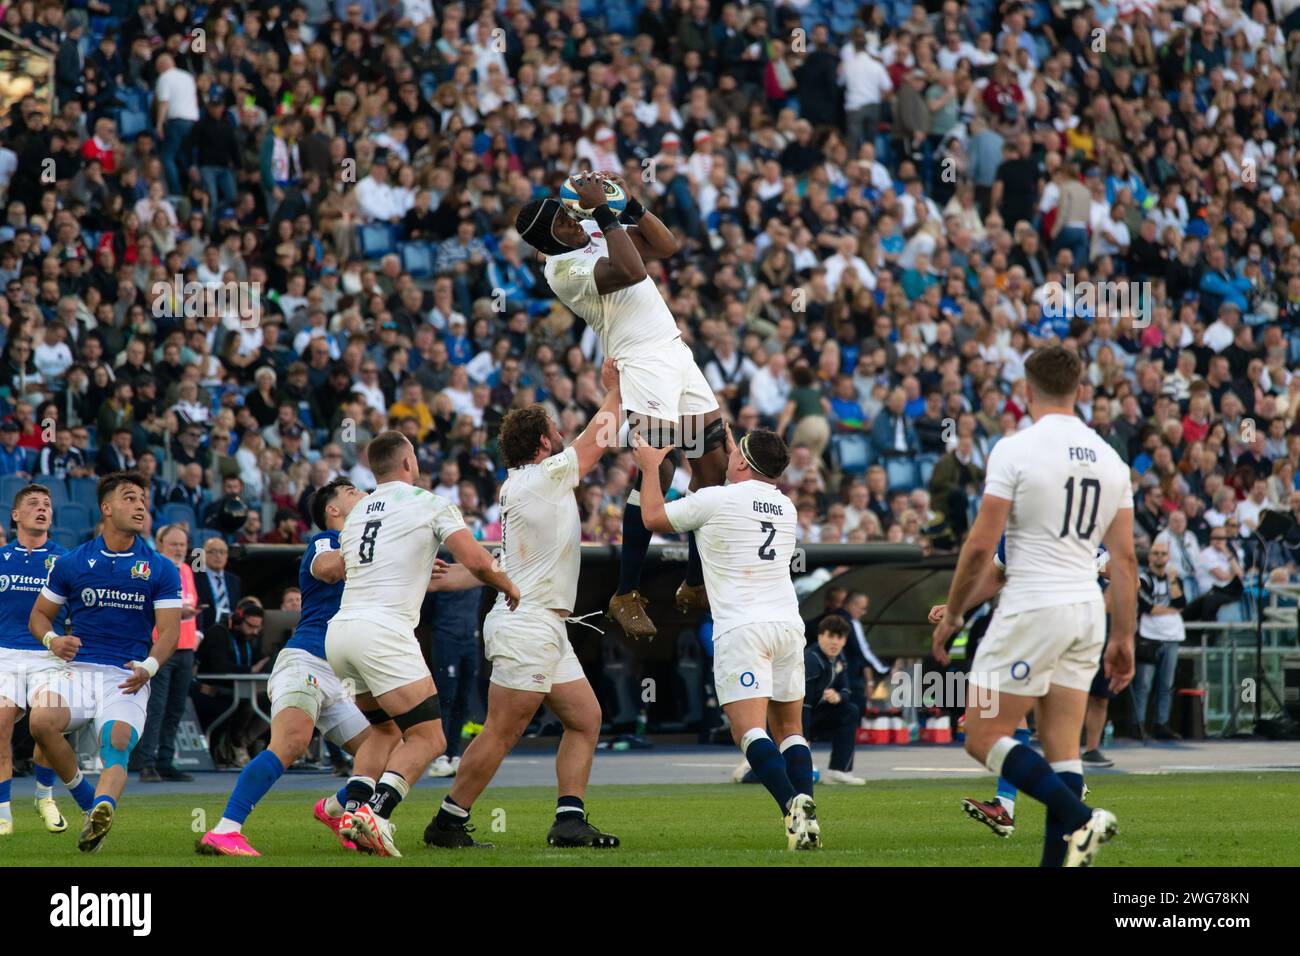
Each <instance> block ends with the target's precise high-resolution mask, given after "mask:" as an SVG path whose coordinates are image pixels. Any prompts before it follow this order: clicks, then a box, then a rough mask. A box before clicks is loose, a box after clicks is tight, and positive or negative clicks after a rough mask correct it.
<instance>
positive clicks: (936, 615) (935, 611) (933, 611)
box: [926, 604, 948, 624]
mask: <svg viewBox="0 0 1300 956" xmlns="http://www.w3.org/2000/svg"><path fill="white" fill-rule="evenodd" d="M946 610H948V605H946V604H936V605H935V606H934V607H932V608H930V613H929V614H928V615H927V616H926V620H927V621H929V622H930V623H931V624H938V623H939V622H940V621H942V620H943V612H944V611H946Z"/></svg>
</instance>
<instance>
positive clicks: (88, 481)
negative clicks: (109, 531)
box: [68, 478, 99, 515]
mask: <svg viewBox="0 0 1300 956" xmlns="http://www.w3.org/2000/svg"><path fill="white" fill-rule="evenodd" d="M98 487H99V481H98V480H97V479H95V478H69V479H68V497H69V499H71V500H72V501H74V502H76V503H77V504H81V505H85V506H86V507H87V508H88V509H89V510H90V513H91V514H93V515H94V514H99V495H98V494H97V493H96V489H97V488H98Z"/></svg>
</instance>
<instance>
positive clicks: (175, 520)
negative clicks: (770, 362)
mask: <svg viewBox="0 0 1300 956" xmlns="http://www.w3.org/2000/svg"><path fill="white" fill-rule="evenodd" d="M162 516H163V520H164V521H166V522H167V523H168V524H185V525H189V529H190V531H193V530H194V529H195V528H197V527H198V526H199V517H198V515H196V514H195V513H194V509H193V508H191V507H190V506H189V505H187V504H185V503H183V502H175V501H174V502H172V503H170V504H165V505H163V507H162Z"/></svg>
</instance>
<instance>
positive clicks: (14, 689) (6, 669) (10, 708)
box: [0, 485, 88, 836]
mask: <svg viewBox="0 0 1300 956" xmlns="http://www.w3.org/2000/svg"><path fill="white" fill-rule="evenodd" d="M11 515H12V517H13V520H14V524H15V526H16V527H17V529H18V535H17V537H16V538H15V540H13V541H11V542H9V543H8V544H7V545H5V546H4V547H3V548H0V836H8V835H9V834H11V833H12V832H13V825H14V821H13V813H12V810H11V809H10V807H9V802H10V789H11V787H12V778H13V770H14V764H13V749H12V745H13V732H14V724H15V723H16V722H17V721H18V719H19V717H20V716H21V715H22V712H23V711H24V710H26V709H27V696H28V689H29V688H30V687H33V686H35V682H36V681H37V679H38V678H39V675H40V674H41V673H42V672H44V671H47V670H51V669H53V668H55V667H57V666H58V665H59V663H60V662H59V659H58V658H57V657H55V656H54V655H53V654H51V653H50V652H49V651H48V650H46V649H45V648H44V647H42V646H41V644H40V642H39V641H37V640H36V639H35V638H34V637H32V635H31V633H30V632H29V631H28V630H27V621H28V619H29V618H30V617H31V613H32V605H33V604H34V603H35V601H36V596H37V595H38V594H39V593H40V591H41V586H42V585H44V584H45V579H46V578H47V577H48V576H49V573H50V568H52V567H54V562H55V560H56V559H57V558H58V557H59V555H62V554H64V553H65V551H64V548H62V547H61V546H60V545H59V544H57V543H56V542H54V541H52V540H50V522H51V520H52V518H53V515H54V506H53V503H52V499H51V498H50V490H49V489H48V488H46V487H45V486H44V485H27V486H25V487H23V488H20V489H19V490H18V493H17V494H15V495H14V501H13V511H12V512H11ZM56 623H60V624H61V623H62V622H56ZM33 759H34V762H35V764H36V770H35V776H36V812H37V814H38V815H39V816H40V817H41V821H42V822H43V823H44V824H45V829H46V830H48V831H49V832H50V833H62V832H63V831H64V830H66V829H67V828H68V822H67V821H66V820H64V819H63V814H62V813H60V812H59V805H58V804H57V803H56V802H55V801H54V789H53V788H54V778H55V774H54V769H53V768H52V767H50V766H49V765H48V763H47V762H46V759H45V755H44V754H43V753H42V752H41V748H40V746H39V745H37V747H36V752H35V753H34V754H33ZM87 789H88V788H87ZM84 797H85V792H84V791H83V798H84ZM87 809H88V807H87Z"/></svg>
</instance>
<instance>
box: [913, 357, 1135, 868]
mask: <svg viewBox="0 0 1300 956" xmlns="http://www.w3.org/2000/svg"><path fill="white" fill-rule="evenodd" d="M1081 376H1082V364H1081V362H1080V361H1079V358H1078V356H1077V355H1075V353H1074V352H1072V351H1070V350H1068V349H1065V348H1063V347H1061V346H1048V347H1046V348H1042V349H1039V350H1038V351H1036V352H1034V353H1033V354H1032V355H1031V356H1030V357H1029V358H1028V359H1027V360H1026V362H1025V377H1026V383H1027V386H1028V397H1029V411H1030V414H1031V415H1032V416H1033V419H1034V424H1033V425H1032V426H1031V427H1029V428H1027V429H1024V430H1023V431H1020V432H1017V433H1016V434H1014V435H1011V436H1009V437H1007V438H1004V439H1002V441H1000V442H998V444H997V446H996V447H995V448H994V449H993V452H992V454H990V456H989V467H988V475H987V479H986V482H985V486H984V499H983V501H982V503H981V505H980V510H979V514H978V515H977V516H976V518H975V523H974V525H973V526H972V528H971V532H970V535H969V537H968V538H967V540H966V543H965V545H964V546H963V547H962V550H961V556H960V557H959V559H958V562H957V570H956V572H955V574H954V575H953V581H952V586H951V588H950V590H949V594H948V601H947V607H946V609H945V611H944V617H943V620H942V621H940V622H939V624H938V625H936V627H935V630H934V644H935V646H939V647H942V645H943V643H944V642H946V640H947V639H948V637H949V636H951V635H952V634H953V633H955V632H956V631H958V630H960V629H961V627H962V626H963V623H964V622H963V619H962V615H961V614H960V613H959V612H958V609H960V608H966V607H970V606H971V604H972V596H973V594H974V592H975V589H976V587H977V585H978V583H979V582H980V580H981V579H982V578H983V577H984V576H985V575H986V574H987V573H988V568H989V565H990V564H991V562H992V560H993V554H994V552H995V551H996V549H997V544H998V539H999V538H1000V537H1001V536H1002V534H1003V532H1004V531H1005V533H1006V555H1007V560H1006V575H1007V583H1006V586H1005V587H1004V588H1003V589H1002V596H1001V598H1000V600H999V602H998V609H997V611H996V612H994V616H993V620H992V622H991V623H990V624H989V629H988V633H987V634H986V635H985V636H984V640H983V641H982V642H981V644H980V646H979V650H978V651H977V652H976V654H975V659H974V661H973V662H972V664H971V672H970V675H969V677H968V680H969V681H970V682H972V683H973V684H974V685H975V686H977V687H979V688H981V689H982V690H983V691H984V692H985V694H984V695H983V696H984V697H985V699H984V700H977V701H974V702H972V703H970V705H969V706H968V707H967V710H966V751H967V753H969V754H970V755H971V756H973V757H974V758H975V759H977V760H979V761H980V762H982V763H983V764H984V765H985V766H987V767H988V768H989V769H990V770H991V771H993V773H995V774H997V775H998V776H1000V777H1005V778H1006V779H1007V780H1008V781H1010V782H1011V783H1012V784H1014V785H1015V786H1016V787H1017V789H1018V790H1021V791H1023V792H1025V793H1027V794H1029V795H1030V796H1031V797H1033V798H1035V799H1036V800H1039V801H1040V802H1042V803H1044V804H1045V805H1046V806H1047V814H1048V815H1047V824H1046V827H1045V834H1044V840H1043V856H1042V864H1043V865H1044V866H1061V865H1065V866H1088V865H1090V864H1091V863H1092V860H1093V858H1094V857H1095V855H1096V853H1097V849H1098V847H1099V846H1100V845H1101V844H1103V843H1105V842H1106V841H1107V840H1109V839H1110V838H1111V837H1112V836H1113V835H1114V834H1115V832H1116V830H1117V824H1116V820H1115V816H1114V815H1113V814H1112V813H1110V812H1109V811H1106V810H1093V809H1091V808H1090V807H1088V806H1087V804H1085V803H1084V802H1083V800H1082V799H1081V795H1082V792H1083V765H1082V763H1081V761H1080V754H1079V737H1080V733H1081V731H1082V729H1083V717H1084V710H1085V708H1086V706H1087V698H1088V688H1089V686H1090V685H1091V684H1092V679H1093V675H1094V673H1095V672H1096V670H1097V662H1098V659H1099V658H1100V657H1101V655H1102V646H1103V644H1104V643H1105V640H1106V611H1105V607H1104V604H1103V600H1102V594H1101V589H1100V588H1099V587H1098V586H1097V573H1096V565H1095V557H1094V556H1095V554H1096V550H1097V544H1098V542H1099V540H1100V541H1102V542H1104V543H1105V545H1106V549H1107V551H1108V552H1109V553H1110V579H1111V591H1112V595H1111V607H1112V618H1111V639H1110V643H1109V645H1108V646H1107V647H1106V652H1105V668H1106V670H1105V673H1106V676H1107V679H1108V681H1109V683H1110V686H1111V688H1112V689H1113V690H1120V689H1122V688H1123V687H1124V686H1126V685H1127V684H1128V682H1129V681H1130V680H1132V678H1133V670H1134V665H1133V634H1134V630H1135V628H1136V624H1137V619H1136V593H1137V559H1136V557H1135V555H1134V552H1133V503H1132V496H1131V492H1130V486H1129V469H1128V466H1127V465H1125V464H1124V462H1123V461H1122V460H1121V459H1120V458H1119V456H1118V455H1117V454H1116V453H1115V451H1114V449H1112V448H1111V447H1110V446H1109V445H1107V444H1106V443H1105V442H1104V441H1102V440H1101V438H1100V437H1099V436H1098V435H1097V433H1096V432H1095V431H1093V430H1092V429H1091V428H1089V427H1088V426H1087V425H1086V424H1085V423H1084V422H1083V421H1082V420H1080V418H1079V417H1078V415H1077V414H1076V413H1075V411H1074V401H1075V396H1076V393H1077V390H1078V386H1079V381H1080V379H1081ZM1035 703H1037V706H1038V715H1039V721H1038V736H1039V739H1040V741H1041V742H1042V745H1043V756H1039V754H1037V753H1036V752H1035V751H1034V750H1032V749H1031V748H1030V747H1028V746H1027V745H1025V744H1024V743H1022V742H1019V741H1017V740H1016V739H1015V738H1014V736H1013V733H1014V731H1015V729H1016V727H1017V726H1018V725H1019V724H1020V721H1021V720H1022V719H1023V718H1024V717H1025V715H1026V714H1028V712H1029V709H1030V708H1031V707H1033V706H1035Z"/></svg>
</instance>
